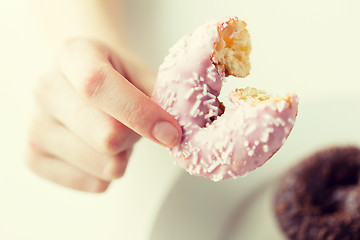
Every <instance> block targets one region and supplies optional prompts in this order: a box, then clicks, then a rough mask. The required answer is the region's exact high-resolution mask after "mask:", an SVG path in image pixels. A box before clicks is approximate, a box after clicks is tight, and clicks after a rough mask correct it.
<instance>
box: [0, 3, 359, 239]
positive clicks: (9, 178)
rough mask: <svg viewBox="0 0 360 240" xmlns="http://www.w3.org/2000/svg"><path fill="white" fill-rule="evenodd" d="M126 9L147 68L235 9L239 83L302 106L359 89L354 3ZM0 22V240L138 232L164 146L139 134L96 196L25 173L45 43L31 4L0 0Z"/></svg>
mask: <svg viewBox="0 0 360 240" xmlns="http://www.w3.org/2000/svg"><path fill="white" fill-rule="evenodd" d="M127 7H128V9H129V11H128V12H127V16H126V17H127V19H128V20H129V23H131V24H128V25H127V27H128V28H127V31H128V35H129V38H130V39H132V42H133V44H134V48H136V49H137V51H138V52H139V53H140V54H141V55H143V57H144V58H146V59H147V60H148V61H149V62H150V63H151V65H152V66H153V67H154V68H157V67H158V65H159V64H160V63H161V61H162V59H163V57H164V56H165V55H166V52H167V49H168V48H169V47H170V46H171V45H172V44H173V43H174V42H175V41H176V40H177V39H178V38H179V37H180V36H182V35H184V34H185V33H188V32H190V31H192V30H193V29H194V28H195V27H196V26H198V25H199V24H201V23H203V22H204V21H206V20H207V19H210V18H216V17H222V16H228V15H237V16H239V17H240V18H242V19H244V20H246V21H247V23H248V28H249V31H250V34H251V36H252V42H253V53H252V56H251V59H252V63H253V68H252V73H251V75H250V76H249V77H248V79H247V80H246V82H245V83H246V84H249V85H252V86H257V87H260V88H264V89H272V90H274V91H275V92H286V91H287V90H290V91H295V92H297V93H298V94H299V95H300V99H301V101H304V102H308V103H309V102H311V101H317V99H322V101H324V99H325V100H326V99H329V98H332V97H333V96H337V97H340V98H341V97H342V96H359V95H360V71H359V56H360V44H359V42H360V32H359V30H358V28H359V27H358V25H359V23H360V15H359V14H358V13H359V10H360V2H359V1H357V0H343V1H340V0H337V1H335V0H330V1H329V0H328V1H325V0H318V1H312V0H303V1H289V0H273V1H267V0H263V1H260V0H252V1H250V0H247V1H245V0H244V1H235V0H234V1H231V0H230V1H215V0H198V1H193V0H184V1H167V0H155V1H150V0H143V1H141V0H133V1H131V0H129V1H128V3H127ZM64 16H65V15H64ZM144 24H151V25H147V27H146V28H145V29H143V28H144ZM0 29H1V37H0V111H1V115H0V150H1V151H0V153H1V168H0V189H1V195H0V239H10V240H13V239H16V240H17V239H27V240H29V239H36V240H42V239H54V240H57V239H142V237H143V236H145V235H146V234H147V231H148V230H149V228H150V227H151V225H152V223H151V220H152V219H153V217H154V214H155V213H156V211H157V209H158V208H159V207H161V199H163V197H164V196H165V194H166V192H167V190H168V189H169V188H170V187H171V185H172V183H173V182H172V181H174V180H175V176H176V175H177V174H178V172H179V171H180V170H179V169H178V168H177V167H174V166H173V165H172V160H171V159H170V158H169V157H168V155H167V152H166V151H165V150H164V149H162V148H160V147H158V146H155V145H154V144H152V143H150V142H148V141H146V140H142V141H141V142H140V143H139V144H138V146H137V149H139V148H141V149H142V151H136V150H135V154H134V156H133V158H132V159H131V164H130V166H129V169H128V172H127V173H126V176H125V177H124V179H121V180H119V181H118V182H117V183H115V184H114V185H113V186H112V187H111V188H110V189H109V191H108V192H107V193H105V194H102V195H92V194H84V193H78V192H75V191H71V190H67V189H64V188H61V187H58V186H55V185H53V184H51V183H48V182H46V181H43V180H42V179H40V178H38V177H37V176H35V175H33V174H32V173H30V172H29V171H28V170H27V169H26V168H25V166H24V165H23V161H22V155H23V145H24V140H25V129H26V122H27V120H28V114H29V112H30V108H31V94H30V91H31V86H32V82H33V81H34V79H35V78H36V77H37V75H38V74H40V73H41V72H42V71H43V70H44V69H47V67H48V66H50V64H51V62H52V61H53V53H54V50H53V49H51V48H50V47H49V44H48V43H47V41H46V34H44V33H43V32H42V29H41V25H40V24H39V23H38V22H37V18H36V16H35V13H34V11H33V9H32V5H31V1H26V0H14V1H4V0H2V1H0ZM139 32H140V33H141V34H143V35H142V37H141V38H138V37H137V36H139V35H138V34H139ZM242 85H244V81H240V82H237V83H235V81H233V80H232V81H230V87H231V88H233V87H235V86H237V87H239V86H242ZM325 102H326V101H325ZM344 107H346V106H344ZM359 109H360V107H359V108H357V109H356V108H355V109H354V114H357V115H358V114H359V111H360V110H359ZM319 111H321V109H319ZM334 111H336V109H334ZM334 114H336V112H334ZM309 124H311V122H309ZM354 131H359V129H354ZM329 134H331V133H330V131H329ZM359 134H360V131H359ZM299 144H301V143H299ZM149 156H151V157H149ZM239 181H241V179H240V180H239Z"/></svg>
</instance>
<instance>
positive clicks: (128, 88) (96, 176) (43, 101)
mask: <svg viewBox="0 0 360 240" xmlns="http://www.w3.org/2000/svg"><path fill="white" fill-rule="evenodd" d="M56 69H57V70H55V71H52V72H50V73H49V74H47V75H44V76H43V77H41V78H40V79H39V81H38V84H37V86H36V88H35V91H34V98H35V103H36V109H35V111H34V116H33V117H32V121H31V124H30V128H29V141H28V151H27V154H26V162H27V164H28V166H29V168H30V169H32V170H33V171H34V172H36V173H37V174H39V175H40V176H42V177H44V178H47V179H49V180H51V181H53V182H56V183H58V184H61V185H63V186H66V187H69V188H73V189H77V190H82V191H88V192H103V191H105V190H106V189H107V187H108V185H109V184H110V182H111V181H112V180H114V179H117V178H120V177H121V176H123V174H124V172H125V169H126V165H127V162H128V159H129V157H130V154H131V151H132V148H133V145H134V143H135V142H136V141H137V140H138V139H139V138H140V136H144V137H147V138H149V139H151V140H153V141H155V142H156V143H159V144H162V145H164V146H167V147H173V146H176V145H177V144H178V143H179V141H180V139H181V128H180V126H179V124H178V122H177V121H176V120H175V119H174V118H173V117H172V116H171V115H170V114H168V113H167V112H166V111H165V110H163V109H162V108H161V107H160V106H159V105H157V104H156V103H155V102H153V101H152V100H151V99H150V98H149V97H148V96H149V95H150V94H151V92H152V88H153V85H154V84H153V83H154V81H153V80H154V77H153V76H154V75H153V74H152V72H151V71H150V70H149V69H148V68H147V67H145V65H144V64H141V63H140V61H137V60H136V59H135V58H134V57H133V56H132V54H129V53H125V51H119V53H118V54H116V53H115V52H114V51H112V50H110V49H109V48H108V47H106V46H105V45H103V44H102V43H99V42H96V41H92V40H84V39H76V40H71V41H68V42H67V43H66V44H64V47H63V48H62V50H61V52H60V57H59V61H58V64H57V66H56ZM147 95H148V96H147ZM149 160H150V161H151V159H149Z"/></svg>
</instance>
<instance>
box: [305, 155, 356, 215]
mask: <svg viewBox="0 0 360 240" xmlns="http://www.w3.org/2000/svg"><path fill="white" fill-rule="evenodd" d="M326 157H327V156H326ZM305 172H306V174H305V175H304V176H303V177H304V180H305V182H308V183H310V182H311V183H312V184H311V185H310V184H307V186H306V191H305V192H307V193H308V195H309V196H310V205H311V206H312V208H315V209H317V211H315V212H318V214H320V215H331V214H335V213H337V212H341V211H342V209H343V208H344V205H345V203H344V201H345V200H346V198H347V195H348V194H349V193H350V192H351V189H354V188H357V187H358V184H359V178H360V177H359V173H360V166H359V164H358V163H357V162H356V161H354V159H352V158H351V157H350V158H344V157H342V158H335V157H334V158H332V159H327V160H326V161H325V160H324V161H319V162H318V163H317V164H315V165H313V166H312V167H311V169H307V170H306V171H304V173H305ZM359 201H360V199H359Z"/></svg>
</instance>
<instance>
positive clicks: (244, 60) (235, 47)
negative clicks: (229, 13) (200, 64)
mask: <svg viewBox="0 0 360 240" xmlns="http://www.w3.org/2000/svg"><path fill="white" fill-rule="evenodd" d="M246 26H247V24H246V23H245V22H244V21H241V20H238V19H230V20H229V21H228V22H226V23H224V24H222V25H220V26H219V27H218V33H219V40H218V41H217V42H216V43H215V46H214V53H213V61H214V63H215V65H216V66H217V68H218V69H219V70H220V71H222V72H224V73H225V75H226V76H228V75H232V76H235V77H241V78H243V77H246V76H247V75H249V73H250V52H251V42H250V34H249V32H248V30H247V29H246Z"/></svg>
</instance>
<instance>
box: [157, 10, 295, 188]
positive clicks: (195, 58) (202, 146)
mask: <svg viewBox="0 0 360 240" xmlns="http://www.w3.org/2000/svg"><path fill="white" fill-rule="evenodd" d="M250 51H251V42H250V36H249V33H248V31H247V29H246V23H245V22H244V21H241V20H239V19H238V18H237V17H228V18H224V19H219V20H213V21H209V22H207V23H205V24H204V25H201V26H200V27H198V28H197V29H196V30H195V31H194V32H193V33H191V34H188V35H186V36H184V37H183V38H181V39H180V40H179V41H178V42H177V43H176V44H175V45H174V46H173V47H172V48H170V50H169V54H168V55H167V56H166V57H165V60H164V62H163V63H162V64H161V65H160V67H159V71H158V76H157V80H156V83H155V87H154V91H153V95H152V99H153V100H154V101H156V102H157V103H158V104H159V105H160V106H162V108H164V109H165V110H166V111H168V112H169V113H170V114H171V115H173V116H174V117H175V119H177V120H178V122H179V123H180V125H181V127H182V131H183V137H182V140H181V142H180V144H179V145H178V146H176V147H174V148H171V149H170V154H171V156H172V157H173V158H174V160H175V162H176V163H177V164H178V165H179V166H180V167H182V168H184V169H186V170H187V171H188V172H189V173H190V174H192V175H196V176H201V177H206V178H210V179H211V180H213V181H219V180H222V179H227V178H236V177H238V176H242V175H245V174H246V173H247V172H250V171H252V170H254V169H255V168H257V167H259V166H261V165H263V164H264V163H265V162H266V161H267V160H268V159H269V158H270V157H271V156H272V155H273V154H274V153H275V152H276V151H277V150H278V149H279V148H280V147H281V146H282V145H283V144H284V142H285V140H286V138H287V137H288V135H289V133H290V131H291V130H292V128H293V126H294V122H295V118H296V115H297V109H298V98H297V96H296V94H286V95H285V96H277V95H272V94H270V93H267V92H265V91H264V90H259V89H255V88H251V87H246V88H242V89H236V90H234V91H233V92H232V93H231V94H230V101H231V102H232V105H233V106H231V107H229V106H228V107H227V108H225V107H224V105H223V104H222V103H221V102H220V101H219V99H218V96H219V94H220V90H221V87H222V82H223V81H224V79H225V77H227V76H229V75H231V76H235V77H238V78H244V77H246V76H247V75H248V74H249V72H250V61H249V54H250Z"/></svg>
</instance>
